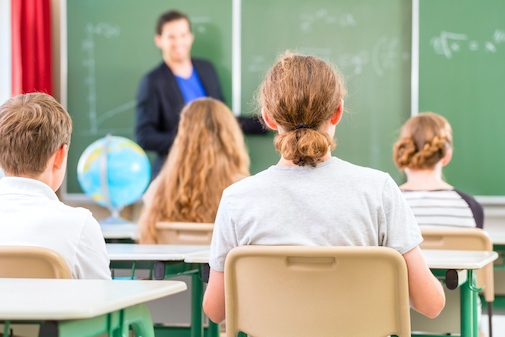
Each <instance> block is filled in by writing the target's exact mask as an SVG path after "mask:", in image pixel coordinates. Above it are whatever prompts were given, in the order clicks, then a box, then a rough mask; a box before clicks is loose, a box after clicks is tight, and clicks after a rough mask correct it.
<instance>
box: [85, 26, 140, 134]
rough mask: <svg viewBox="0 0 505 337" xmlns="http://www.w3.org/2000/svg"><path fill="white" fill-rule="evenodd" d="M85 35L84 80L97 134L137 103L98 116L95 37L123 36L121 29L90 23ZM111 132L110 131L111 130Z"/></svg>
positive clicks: (130, 103) (94, 132)
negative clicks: (107, 121)
mask: <svg viewBox="0 0 505 337" xmlns="http://www.w3.org/2000/svg"><path fill="white" fill-rule="evenodd" d="M84 29H85V33H86V37H85V39H84V40H83V41H82V44H81V45H82V49H83V50H84V52H85V54H86V57H85V59H84V62H83V66H84V67H86V68H87V75H86V77H85V78H84V81H85V83H86V86H87V87H88V95H87V102H88V106H89V111H88V116H89V123H90V129H89V132H90V133H91V134H97V133H98V131H99V126H100V125H101V124H102V123H103V122H105V121H106V120H108V119H110V118H111V117H113V116H115V115H118V114H120V113H122V112H124V111H127V110H129V109H131V108H133V107H134V106H135V101H130V102H127V103H124V104H121V105H119V106H117V107H115V108H113V109H111V110H109V111H106V112H104V113H101V114H98V112H97V107H96V106H97V95H96V70H95V65H96V55H95V37H96V36H100V37H103V38H106V39H111V38H115V37H118V36H120V35H121V30H120V29H119V27H117V26H114V25H111V24H108V23H104V22H101V23H97V24H92V23H88V24H87V25H86V27H85V28H84ZM109 131H110V130H109Z"/></svg>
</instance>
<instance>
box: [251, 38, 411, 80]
mask: <svg viewBox="0 0 505 337" xmlns="http://www.w3.org/2000/svg"><path fill="white" fill-rule="evenodd" d="M295 50H296V51H298V52H299V53H300V54H303V55H315V56H317V57H320V58H322V59H324V60H328V61H330V62H335V63H336V64H337V66H338V67H339V68H340V69H341V70H342V71H344V73H345V74H346V76H347V77H348V78H352V77H355V76H359V75H361V74H362V73H363V72H364V71H365V68H366V67H368V66H370V65H371V66H372V68H373V71H374V72H375V74H377V76H379V77H382V76H384V75H385V74H386V72H387V71H388V70H390V69H394V68H396V67H398V66H399V63H401V62H406V61H408V60H410V53H401V51H400V41H399V40H398V38H391V37H388V36H382V37H380V38H379V39H378V40H377V42H376V43H375V44H374V45H373V47H372V50H361V51H358V52H355V53H338V54H337V56H336V58H335V56H333V55H334V54H333V53H334V51H333V49H332V48H330V47H301V48H299V49H295ZM270 66H271V64H269V63H268V60H267V58H266V57H265V56H263V55H253V56H252V58H251V61H250V63H249V64H248V65H247V68H246V69H247V71H248V72H249V73H260V74H262V75H263V74H265V73H266V72H267V71H268V69H269V67H270Z"/></svg>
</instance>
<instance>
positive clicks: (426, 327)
mask: <svg viewBox="0 0 505 337" xmlns="http://www.w3.org/2000/svg"><path fill="white" fill-rule="evenodd" d="M420 228H421V233H422V235H423V238H424V241H423V242H422V243H421V244H420V245H419V246H420V247H421V249H449V250H484V251H492V250H493V244H492V242H491V240H490V239H489V236H488V234H487V232H486V231H484V230H482V229H480V228H462V227H445V226H420ZM476 274H477V284H478V286H479V287H484V290H483V294H484V299H485V300H486V302H487V308H488V316H489V335H488V336H489V337H492V323H491V319H492V302H494V276H493V264H492V263H490V264H488V265H487V266H485V267H484V268H482V269H480V270H478V271H477V273H476ZM446 297H447V301H446V308H445V309H444V310H443V311H442V313H441V314H440V316H439V317H437V318H436V319H433V320H431V319H426V318H425V317H424V316H422V315H420V314H417V313H414V314H412V330H413V331H415V330H422V331H424V332H458V331H459V327H460V325H459V296H458V293H457V292H454V291H451V290H448V291H446ZM451 307H454V308H451ZM444 328H445V330H441V329H444ZM447 329H449V330H448V331H446V330H447Z"/></svg>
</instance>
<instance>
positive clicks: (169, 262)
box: [106, 243, 219, 337]
mask: <svg viewBox="0 0 505 337" xmlns="http://www.w3.org/2000/svg"><path fill="white" fill-rule="evenodd" d="M106 248H107V254H108V256H109V259H110V261H111V267H112V269H114V268H119V269H126V268H131V270H132V278H133V276H134V274H135V269H149V270H150V271H151V274H150V278H153V279H156V280H163V279H169V278H172V277H175V276H180V275H188V276H191V329H190V336H191V337H201V336H203V312H202V300H203V287H204V282H203V279H202V272H203V266H204V265H205V264H207V261H208V253H209V246H198V245H139V244H120V243H119V244H115V243H110V244H107V245H106ZM201 255H203V256H207V258H206V259H205V260H203V262H186V261H185V259H186V258H190V257H191V256H201ZM208 335H209V336H212V337H217V336H219V325H218V324H214V323H212V322H209V330H208Z"/></svg>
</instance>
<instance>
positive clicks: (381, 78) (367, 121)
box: [241, 0, 412, 180]
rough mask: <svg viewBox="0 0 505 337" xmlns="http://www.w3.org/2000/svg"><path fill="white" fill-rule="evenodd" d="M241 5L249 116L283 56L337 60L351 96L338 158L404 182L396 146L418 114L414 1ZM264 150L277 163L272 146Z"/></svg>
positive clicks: (295, 0) (289, 0)
mask: <svg viewBox="0 0 505 337" xmlns="http://www.w3.org/2000/svg"><path fill="white" fill-rule="evenodd" d="M241 6H242V18H241V19H242V21H241V23H242V40H241V45H242V50H241V54H242V60H241V62H242V73H241V78H242V96H241V97H242V101H241V106H242V111H244V112H245V113H248V112H250V111H252V107H253V106H254V104H251V97H252V96H253V93H254V91H255V90H256V89H257V87H258V85H259V84H260V83H261V81H262V78H263V77H264V74H265V73H266V72H267V71H268V69H269V68H270V66H271V65H272V64H273V63H274V61H275V59H276V57H277V55H278V54H279V53H282V52H283V51H285V50H286V49H290V50H293V51H298V52H300V53H303V54H311V55H316V56H319V57H321V58H323V59H326V60H329V61H331V62H332V63H334V64H336V65H337V66H338V67H339V69H340V71H341V72H342V73H343V74H344V76H345V79H346V82H347V88H348V91H349V96H348V98H347V99H346V100H345V106H346V107H347V110H348V113H347V114H346V115H345V116H344V118H343V120H342V121H341V122H340V124H339V126H338V127H337V132H336V137H337V142H338V146H337V149H336V150H335V154H336V155H337V156H339V157H341V158H344V159H346V160H349V161H351V162H353V163H356V164H360V165H365V166H371V167H374V168H378V169H381V170H385V171H388V172H389V173H391V175H392V176H393V177H395V178H396V179H397V180H400V174H399V172H398V170H397V169H396V168H395V166H394V163H393V162H392V159H391V158H392V150H391V149H392V144H393V142H394V140H395V137H396V135H397V131H398V129H399V127H400V125H401V123H402V122H403V121H404V120H405V119H406V118H407V117H408V116H409V115H410V102H411V92H410V78H411V57H410V56H411V34H412V33H411V32H412V31H411V26H412V6H411V2H410V1H403V0H381V1H376V0H354V1H347V0H340V1H335V0H320V1H306V0H275V1H270V0H244V1H242V5H241ZM262 146H265V148H263V149H262V151H258V152H261V153H268V154H270V156H269V157H268V158H273V155H271V151H273V150H272V145H271V142H263V144H262ZM256 149H257V148H255V149H254V150H256ZM265 164H266V162H265Z"/></svg>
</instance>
